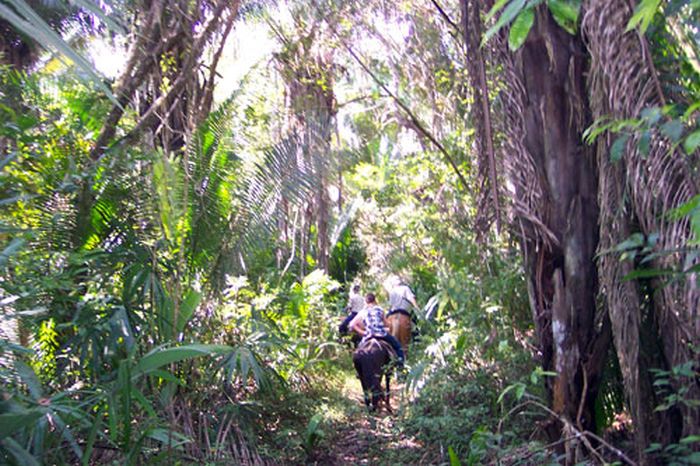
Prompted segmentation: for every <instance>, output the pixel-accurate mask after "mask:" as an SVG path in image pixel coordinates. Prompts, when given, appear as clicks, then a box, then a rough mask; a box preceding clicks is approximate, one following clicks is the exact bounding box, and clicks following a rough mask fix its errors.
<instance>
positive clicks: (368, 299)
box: [365, 293, 377, 304]
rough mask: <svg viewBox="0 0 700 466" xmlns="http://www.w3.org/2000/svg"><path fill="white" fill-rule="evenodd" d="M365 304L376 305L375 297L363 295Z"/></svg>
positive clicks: (370, 294)
mask: <svg viewBox="0 0 700 466" xmlns="http://www.w3.org/2000/svg"><path fill="white" fill-rule="evenodd" d="M365 302H366V303H367V304H376V303H377V297H376V296H374V293H367V294H366V295H365Z"/></svg>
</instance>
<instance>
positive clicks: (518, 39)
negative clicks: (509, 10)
mask: <svg viewBox="0 0 700 466" xmlns="http://www.w3.org/2000/svg"><path fill="white" fill-rule="evenodd" d="M534 23H535V12H534V11H533V9H532V8H528V9H526V10H523V11H521V12H520V14H519V15H518V16H517V18H515V21H513V25H512V26H511V27H510V33H509V34H508V47H509V48H510V49H511V50H512V51H514V52H515V51H516V50H518V49H519V48H520V47H521V46H522V45H523V43H525V39H527V35H528V33H529V32H530V29H532V25H533V24H534Z"/></svg>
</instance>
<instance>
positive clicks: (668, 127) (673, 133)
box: [661, 120, 683, 142]
mask: <svg viewBox="0 0 700 466" xmlns="http://www.w3.org/2000/svg"><path fill="white" fill-rule="evenodd" d="M661 132H662V133H664V134H665V135H666V136H667V137H668V138H669V139H670V140H671V141H673V142H678V141H679V140H680V138H681V136H682V135H683V123H682V122H681V121H680V120H671V121H667V122H666V123H664V124H663V125H661Z"/></svg>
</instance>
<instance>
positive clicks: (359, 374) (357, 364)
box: [352, 358, 370, 408]
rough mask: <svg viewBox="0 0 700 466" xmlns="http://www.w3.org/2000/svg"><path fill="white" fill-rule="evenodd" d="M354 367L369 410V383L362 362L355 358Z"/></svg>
mask: <svg viewBox="0 0 700 466" xmlns="http://www.w3.org/2000/svg"><path fill="white" fill-rule="evenodd" d="M352 363H353V365H354V366H355V372H357V378H359V379H360V384H361V385H362V396H363V397H364V400H365V406H367V407H368V408H369V402H370V398H369V393H368V388H369V387H367V382H366V380H365V376H364V374H363V371H362V361H361V360H358V359H356V358H353V360H352Z"/></svg>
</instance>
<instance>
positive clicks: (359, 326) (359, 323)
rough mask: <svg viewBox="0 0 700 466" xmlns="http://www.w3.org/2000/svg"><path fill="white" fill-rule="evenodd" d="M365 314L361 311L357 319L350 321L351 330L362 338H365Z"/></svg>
mask: <svg viewBox="0 0 700 466" xmlns="http://www.w3.org/2000/svg"><path fill="white" fill-rule="evenodd" d="M363 321H364V312H363V311H360V312H358V313H357V315H356V316H355V317H353V319H352V320H351V321H350V324H349V327H350V330H352V331H353V332H355V333H357V334H358V335H360V336H361V337H363V336H365V325H364V322H363Z"/></svg>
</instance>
